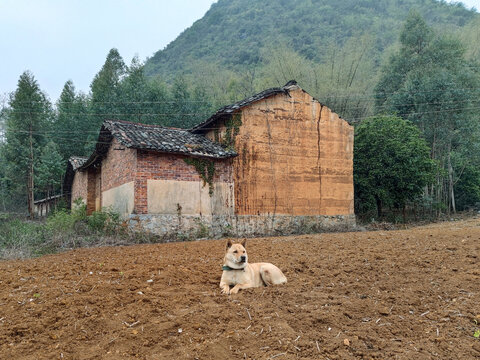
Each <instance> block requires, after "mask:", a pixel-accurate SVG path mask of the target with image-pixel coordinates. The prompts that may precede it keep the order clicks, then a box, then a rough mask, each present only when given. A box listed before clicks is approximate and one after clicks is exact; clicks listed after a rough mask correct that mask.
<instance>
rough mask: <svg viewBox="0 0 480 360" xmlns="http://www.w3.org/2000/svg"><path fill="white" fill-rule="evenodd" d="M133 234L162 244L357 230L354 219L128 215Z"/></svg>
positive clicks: (288, 216) (338, 217) (348, 216)
mask: <svg viewBox="0 0 480 360" xmlns="http://www.w3.org/2000/svg"><path fill="white" fill-rule="evenodd" d="M127 221H128V225H129V227H130V228H131V229H132V230H137V231H147V232H150V233H153V234H156V235H159V236H162V237H164V238H165V240H187V239H195V238H207V237H215V238H221V237H242V236H274V235H289V234H306V233H319V232H330V231H350V230H354V229H355V227H356V220H355V215H334V216H328V215H314V216H291V215H275V216H271V215H237V216H229V215H222V216H218V215H207V216H196V215H190V216H189V215H182V216H178V215H169V214H161V215H160V214H159V215H151V214H142V215H134V214H132V215H130V217H129V218H128V220H127Z"/></svg>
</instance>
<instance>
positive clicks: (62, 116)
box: [52, 80, 97, 160]
mask: <svg viewBox="0 0 480 360" xmlns="http://www.w3.org/2000/svg"><path fill="white" fill-rule="evenodd" d="M52 127H53V132H54V135H53V137H52V138H53V139H54V140H55V142H56V143H57V144H58V150H59V152H60V154H61V155H62V157H63V159H64V160H67V159H69V158H70V156H73V155H84V154H85V153H84V152H83V148H84V146H85V140H86V139H87V136H88V132H89V126H88V100H87V98H86V97H85V95H83V94H76V92H75V86H74V85H73V82H72V81H71V80H68V81H67V82H66V83H65V85H64V87H63V90H62V93H61V94H60V98H59V99H58V101H57V114H56V118H55V122H54V124H53V126H52ZM96 133H97V131H94V134H96Z"/></svg>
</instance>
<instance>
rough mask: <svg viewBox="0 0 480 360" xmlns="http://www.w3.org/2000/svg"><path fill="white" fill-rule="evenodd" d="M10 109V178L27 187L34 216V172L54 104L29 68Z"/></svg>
mask: <svg viewBox="0 0 480 360" xmlns="http://www.w3.org/2000/svg"><path fill="white" fill-rule="evenodd" d="M9 105H10V111H9V114H8V118H7V129H6V133H5V138H6V144H5V149H4V150H5V159H6V161H7V162H8V168H7V173H8V175H7V177H8V178H9V179H11V180H12V184H14V185H16V186H21V187H22V188H23V186H24V188H23V189H24V192H23V193H24V194H26V197H27V207H28V212H29V214H30V216H33V202H34V173H35V170H34V169H35V165H36V163H37V161H38V156H37V154H38V153H39V152H40V151H39V149H40V148H41V146H42V145H43V143H44V142H45V141H44V137H45V130H46V129H47V126H48V125H49V122H50V119H51V114H52V112H51V105H50V102H49V101H48V100H47V98H46V96H45V94H44V93H43V92H42V91H41V90H40V87H39V86H38V83H37V81H36V80H35V78H34V77H33V75H32V74H31V73H30V72H28V71H26V72H24V73H23V74H22V75H21V76H20V79H19V80H18V86H17V89H16V91H15V92H14V93H13V94H12V95H11V97H10V102H9Z"/></svg>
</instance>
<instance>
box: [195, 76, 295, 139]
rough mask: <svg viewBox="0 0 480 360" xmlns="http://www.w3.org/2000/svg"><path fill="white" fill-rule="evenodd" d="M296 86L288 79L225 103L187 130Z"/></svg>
mask: <svg viewBox="0 0 480 360" xmlns="http://www.w3.org/2000/svg"><path fill="white" fill-rule="evenodd" d="M294 86H297V87H299V88H300V86H298V83H297V82H296V81H295V80H290V81H288V82H287V83H286V84H285V85H283V86H282V87H272V88H269V89H265V90H263V91H260V92H259V93H256V94H253V95H250V96H248V97H246V98H245V99H242V100H240V101H237V102H234V103H233V104H230V105H226V106H224V107H222V108H220V109H218V110H217V111H216V112H215V113H214V114H213V115H212V116H210V117H209V118H208V119H207V120H205V121H203V122H201V123H199V124H197V125H195V126H194V127H193V128H191V129H190V130H189V131H191V132H193V133H196V132H197V131H199V130H202V128H204V127H206V126H208V125H209V124H211V123H212V122H213V121H215V120H216V119H217V118H219V117H221V116H223V115H231V114H232V113H233V112H235V111H237V110H239V109H241V108H243V107H245V106H248V105H250V104H252V103H254V102H256V101H260V100H263V99H266V98H269V97H270V96H273V95H277V94H280V93H285V94H287V95H288V94H289V90H291V89H292V87H294Z"/></svg>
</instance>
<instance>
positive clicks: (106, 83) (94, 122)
mask: <svg viewBox="0 0 480 360" xmlns="http://www.w3.org/2000/svg"><path fill="white" fill-rule="evenodd" d="M125 75H126V66H125V63H124V61H123V58H122V57H121V56H120V54H119V52H118V50H117V49H111V50H110V52H109V53H108V55H107V59H106V60H105V63H104V64H103V66H102V68H101V70H100V71H99V72H98V73H97V74H96V75H95V77H94V79H93V81H92V83H91V85H90V88H91V102H92V103H91V105H90V114H91V128H92V129H98V128H99V127H100V125H101V124H102V122H103V120H104V119H106V118H118V117H121V116H122V114H121V111H120V110H121V107H119V106H118V105H119V104H120V103H121V100H122V96H121V88H120V83H121V81H122V79H123V78H124V77H125ZM124 115H125V114H123V116H124Z"/></svg>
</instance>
